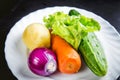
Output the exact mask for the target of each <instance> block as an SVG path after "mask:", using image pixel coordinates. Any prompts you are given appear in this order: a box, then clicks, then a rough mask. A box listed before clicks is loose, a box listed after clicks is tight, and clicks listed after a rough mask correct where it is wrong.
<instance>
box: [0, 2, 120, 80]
mask: <svg viewBox="0 0 120 80" xmlns="http://www.w3.org/2000/svg"><path fill="white" fill-rule="evenodd" d="M51 6H73V7H78V8H82V9H86V10H88V11H92V12H94V13H95V14H97V15H99V16H101V17H103V18H104V19H106V20H107V21H108V22H110V24H112V25H113V26H114V27H115V28H116V29H117V31H118V32H119V33H120V1H119V0H118V1H117V0H113V1H111V0H105V1H102V0H43V1H41V0H3V1H0V80H17V79H16V78H15V77H14V76H13V74H12V73H11V71H10V69H9V68H8V66H7V62H6V61H5V53H4V43H5V39H6V36H7V34H8V32H9V30H10V29H11V27H12V26H13V25H14V24H15V23H16V22H17V21H18V20H20V19H21V18H22V17H23V16H25V15H27V14H28V13H30V12H32V11H35V10H37V9H41V8H45V7H51ZM117 80H120V79H117Z"/></svg>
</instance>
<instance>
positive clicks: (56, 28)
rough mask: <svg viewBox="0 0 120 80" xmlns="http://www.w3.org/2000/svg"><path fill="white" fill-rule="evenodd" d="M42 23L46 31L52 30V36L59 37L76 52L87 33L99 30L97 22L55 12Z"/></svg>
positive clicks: (80, 16) (83, 17)
mask: <svg viewBox="0 0 120 80" xmlns="http://www.w3.org/2000/svg"><path fill="white" fill-rule="evenodd" d="M43 21H44V22H45V25H46V27H47V28H48V29H52V34H55V35H58V36H60V37H61V38H63V39H64V40H66V41H67V42H68V43H69V44H70V45H72V47H73V48H75V49H76V50H78V47H79V44H80V42H81V39H82V38H83V37H84V36H86V35H87V33H88V32H91V31H96V30H100V26H99V23H98V22H97V21H95V20H93V19H92V18H87V17H85V16H82V15H77V16H69V15H68V14H65V13H63V12H56V13H54V14H51V15H49V16H48V17H44V19H43Z"/></svg>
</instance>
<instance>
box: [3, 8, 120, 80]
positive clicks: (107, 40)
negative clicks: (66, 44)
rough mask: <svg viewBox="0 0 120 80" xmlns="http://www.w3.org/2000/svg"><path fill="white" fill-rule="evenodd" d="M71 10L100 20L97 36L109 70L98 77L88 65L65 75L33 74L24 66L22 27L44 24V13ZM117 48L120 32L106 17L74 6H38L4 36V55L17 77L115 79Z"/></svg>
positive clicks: (119, 61) (118, 62) (119, 72)
mask: <svg viewBox="0 0 120 80" xmlns="http://www.w3.org/2000/svg"><path fill="white" fill-rule="evenodd" d="M70 9H76V10H78V11H79V12H80V13H81V14H82V15H85V16H87V17H92V18H94V19H95V20H97V21H98V22H99V23H100V25H101V27H102V28H101V31H100V32H97V33H96V35H97V36H98V38H99V40H100V41H101V42H102V45H103V48H104V50H105V54H106V57H107V61H108V72H107V75H106V76H104V77H97V76H95V75H94V74H93V73H92V72H91V71H90V70H89V69H88V68H87V67H82V69H81V71H80V72H79V73H76V74H72V75H68V74H62V73H58V72H57V73H55V74H53V75H51V76H49V77H42V76H38V75H35V74H33V73H32V72H31V71H30V70H29V68H28V66H27V55H26V53H27V49H26V47H25V45H24V43H23V42H22V39H21V37H22V33H23V31H24V29H25V27H26V26H27V25H29V24H31V23H34V22H39V23H43V21H42V20H43V16H47V15H49V14H52V13H54V12H56V11H63V12H65V13H68V12H69V10H70ZM119 49H120V35H119V33H118V32H117V31H116V30H115V28H114V27H113V26H112V25H110V24H109V23H108V22H107V21H106V20H104V19H103V18H101V17H99V16H97V15H96V14H94V13H92V12H89V11H86V10H83V9H78V8H75V7H65V6H64V7H50V8H45V9H40V10H37V11H35V12H32V13H30V14H28V15H27V16H25V17H23V18H22V19H21V20H19V21H18V22H17V23H16V24H15V25H14V26H13V27H12V29H11V30H10V32H9V34H8V36H7V39H6V42H5V57H6V60H7V63H8V66H9V68H10V69H11V71H12V73H13V74H14V76H16V77H17V78H18V79H19V80H116V78H117V77H118V76H119V75H120V69H119V67H120V59H119V57H120V51H119Z"/></svg>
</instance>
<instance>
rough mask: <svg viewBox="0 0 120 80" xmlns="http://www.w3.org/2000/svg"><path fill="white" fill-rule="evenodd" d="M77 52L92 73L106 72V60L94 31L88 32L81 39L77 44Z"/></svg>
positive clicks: (101, 73) (103, 73)
mask: <svg viewBox="0 0 120 80" xmlns="http://www.w3.org/2000/svg"><path fill="white" fill-rule="evenodd" d="M79 52H80V53H81V55H82V57H83V59H84V61H85V63H86V64H87V66H88V67H89V69H90V70H91V71H92V72H93V73H94V74H96V75H97V76H104V75H105V74H106V73H107V68H108V66H107V60H106V57H105V54H104V50H103V48H102V46H101V44H100V41H99V40H98V38H97V36H96V35H95V33H93V32H90V33H88V35H87V36H85V37H84V38H83V39H82V41H81V43H80V46H79Z"/></svg>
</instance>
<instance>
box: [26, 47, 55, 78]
mask: <svg viewBox="0 0 120 80" xmlns="http://www.w3.org/2000/svg"><path fill="white" fill-rule="evenodd" d="M28 66H29V68H30V70H31V71H32V72H33V73H35V74H37V75H41V76H48V75H50V74H52V73H54V72H55V71H56V69H57V62H56V55H55V54H54V52H53V51H51V50H49V49H47V48H36V49H34V50H33V51H32V52H31V53H30V55H29V58H28Z"/></svg>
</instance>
